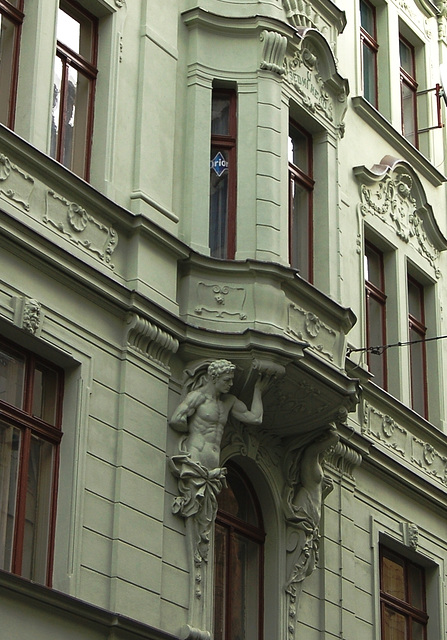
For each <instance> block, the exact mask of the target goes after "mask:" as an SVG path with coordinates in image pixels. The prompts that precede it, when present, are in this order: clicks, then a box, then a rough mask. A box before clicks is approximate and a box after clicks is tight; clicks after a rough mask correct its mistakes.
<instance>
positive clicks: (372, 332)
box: [367, 294, 386, 387]
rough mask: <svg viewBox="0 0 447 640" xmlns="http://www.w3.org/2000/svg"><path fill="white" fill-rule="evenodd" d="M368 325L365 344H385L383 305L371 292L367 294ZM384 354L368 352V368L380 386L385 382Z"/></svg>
mask: <svg viewBox="0 0 447 640" xmlns="http://www.w3.org/2000/svg"><path fill="white" fill-rule="evenodd" d="M367 305H368V326H367V334H368V335H367V344H368V347H376V346H377V347H379V346H381V345H383V344H385V336H384V321H383V305H382V304H380V303H379V302H378V301H377V300H375V299H374V298H373V297H372V295H371V294H369V295H368V299H367ZM385 362H386V360H385V354H384V353H382V354H380V355H379V354H375V353H368V368H369V370H370V372H371V373H372V374H373V375H374V382H375V383H376V384H378V385H380V386H382V387H383V386H384V383H385Z"/></svg>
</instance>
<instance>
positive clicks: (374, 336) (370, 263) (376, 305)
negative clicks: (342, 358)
mask: <svg viewBox="0 0 447 640" xmlns="http://www.w3.org/2000/svg"><path fill="white" fill-rule="evenodd" d="M365 293H366V346H367V347H368V348H370V347H379V346H381V345H385V344H386V295H385V273H384V269H383V254H382V252H381V251H379V250H378V249H376V247H374V246H373V245H372V244H370V243H365ZM368 368H369V370H370V371H371V373H372V374H374V382H376V383H377V384H378V385H380V386H381V387H383V388H384V389H386V388H387V359H386V351H384V352H383V353H371V352H370V351H368Z"/></svg>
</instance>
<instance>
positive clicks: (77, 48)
mask: <svg viewBox="0 0 447 640" xmlns="http://www.w3.org/2000/svg"><path fill="white" fill-rule="evenodd" d="M96 55H97V21H96V18H95V17H94V16H92V15H90V14H89V13H87V12H86V11H85V10H84V9H83V8H82V7H80V6H79V5H77V4H76V3H75V2H73V1H72V0H61V2H60V5H59V10H58V16H57V45H56V58H55V65H54V87H53V111H52V126H51V149H50V154H51V156H52V157H53V158H55V159H56V160H58V161H59V162H61V163H62V164H63V165H64V166H65V167H68V168H69V169H71V170H72V171H73V172H74V173H77V174H78V175H79V176H81V177H82V178H85V179H86V180H88V178H89V173H90V151H91V142H92V134H93V104H94V97H95V81H96V75H97V70H96Z"/></svg>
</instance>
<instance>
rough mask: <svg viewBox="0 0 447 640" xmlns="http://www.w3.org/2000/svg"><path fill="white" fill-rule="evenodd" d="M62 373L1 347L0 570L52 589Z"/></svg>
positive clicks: (13, 349) (16, 350) (7, 347)
mask: <svg viewBox="0 0 447 640" xmlns="http://www.w3.org/2000/svg"><path fill="white" fill-rule="evenodd" d="M61 394H62V373H61V372H60V371H59V370H58V369H56V368H55V367H53V366H52V365H50V364H48V363H47V362H45V361H44V360H41V359H39V358H36V357H35V356H34V355H33V354H31V353H28V352H26V351H23V350H19V349H16V348H15V347H12V346H10V345H9V344H6V343H2V342H0V568H1V569H4V570H6V571H11V572H12V573H16V574H18V575H21V576H23V577H25V578H28V579H30V580H33V581H35V582H39V583H41V584H47V585H50V583H51V573H52V546H53V536H54V516H55V499H56V481H57V467H58V445H59V442H60V440H61V436H62V434H61V429H60V426H61Z"/></svg>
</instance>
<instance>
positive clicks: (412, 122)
mask: <svg viewBox="0 0 447 640" xmlns="http://www.w3.org/2000/svg"><path fill="white" fill-rule="evenodd" d="M401 93H402V133H403V135H404V136H405V138H406V139H407V140H408V142H411V144H413V145H416V141H417V140H416V110H415V95H416V94H415V92H414V91H413V89H412V88H411V87H409V86H408V85H407V84H406V83H405V82H402V83H401Z"/></svg>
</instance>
